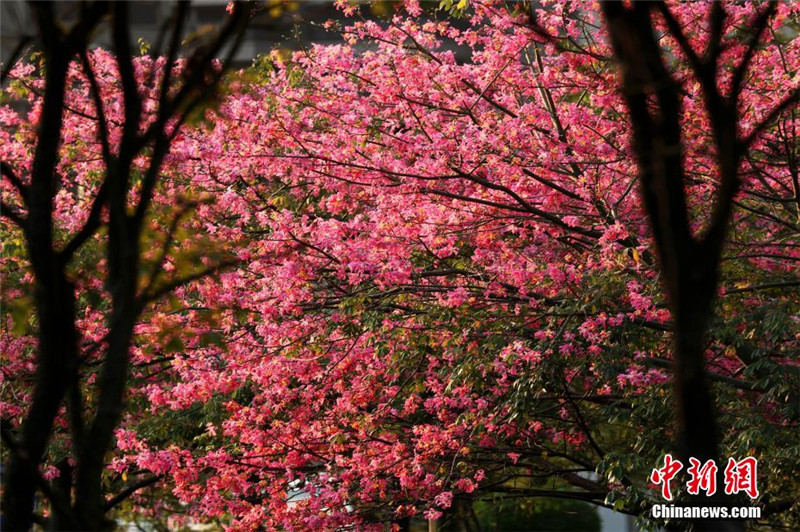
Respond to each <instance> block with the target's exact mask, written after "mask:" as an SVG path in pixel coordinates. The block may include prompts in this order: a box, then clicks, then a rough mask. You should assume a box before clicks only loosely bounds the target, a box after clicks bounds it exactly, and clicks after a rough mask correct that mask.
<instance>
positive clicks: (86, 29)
mask: <svg viewBox="0 0 800 532" xmlns="http://www.w3.org/2000/svg"><path fill="white" fill-rule="evenodd" d="M31 8H32V9H33V11H34V14H35V19H36V23H37V29H38V41H39V46H40V49H41V52H42V53H43V57H44V62H45V67H46V78H45V89H44V94H43V103H42V111H41V118H40V121H39V125H38V127H39V130H38V137H37V143H36V147H35V151H34V159H33V165H32V169H31V173H30V176H29V177H30V179H29V184H28V185H25V184H23V183H24V182H25V180H24V179H20V178H19V176H17V175H16V174H15V172H16V170H15V169H14V168H13V167H12V166H11V165H10V164H7V163H5V162H4V163H3V168H2V169H3V176H4V177H6V178H8V179H9V180H10V181H11V182H12V184H14V186H15V187H16V188H17V189H18V191H19V194H20V196H21V198H22V199H23V204H24V207H25V210H26V211H27V212H17V211H16V210H15V209H13V208H11V207H9V206H7V205H5V204H3V206H2V207H3V209H2V211H3V215H4V216H7V217H8V218H9V219H11V220H12V221H13V222H14V223H16V224H17V225H19V226H20V227H21V229H22V231H23V234H24V237H25V242H26V247H27V251H28V255H29V258H30V262H31V266H32V269H33V273H34V278H35V306H36V316H37V321H38V331H37V334H38V352H37V361H36V363H37V365H36V372H35V383H34V390H33V398H32V402H31V406H30V409H29V410H28V412H27V414H26V416H25V419H24V422H23V424H22V428H21V431H20V433H19V434H11V433H10V431H9V430H8V429H7V427H3V439H4V441H5V442H6V444H7V446H8V447H9V451H10V452H9V460H8V464H7V468H6V475H5V479H4V493H3V513H4V516H3V530H9V531H16V530H28V529H30V527H31V526H32V524H33V522H34V519H37V517H36V516H34V514H33V505H34V498H35V495H36V493H37V491H38V492H40V493H41V494H42V495H43V496H44V498H45V499H46V500H47V501H48V503H49V506H50V510H51V516H52V517H51V518H50V519H49V521H48V522H45V524H46V525H47V527H48V528H50V529H53V530H102V529H108V528H110V527H111V526H112V525H113V523H112V522H110V521H108V520H107V518H106V513H107V511H108V509H110V508H111V507H113V506H114V505H115V504H117V503H118V502H120V501H121V500H122V499H123V498H124V497H127V496H129V495H130V494H131V493H133V492H134V491H135V490H136V489H138V488H140V487H143V486H146V485H149V484H151V483H153V482H154V481H156V480H157V479H155V478H153V479H144V480H143V481H139V482H138V483H136V484H134V485H132V486H130V487H129V489H126V490H124V491H123V493H120V494H118V495H117V496H116V497H112V498H111V499H110V500H108V501H107V500H106V493H105V492H104V489H103V485H102V475H103V470H104V466H105V457H106V454H107V452H108V451H109V449H110V448H111V446H112V443H113V432H114V429H115V428H116V427H117V425H118V423H119V421H120V419H121V416H122V413H123V410H124V399H125V390H126V387H127V380H128V371H129V349H130V345H131V341H132V338H133V330H134V326H135V324H136V321H137V320H138V318H139V315H140V314H141V312H142V310H143V309H144V307H145V305H146V304H147V303H148V302H149V301H151V300H153V299H155V298H157V297H159V296H160V295H163V294H164V293H166V292H167V291H169V290H170V289H171V288H174V287H175V286H178V285H180V284H181V283H182V282H185V281H188V280H190V279H189V278H187V279H177V280H175V281H173V282H171V283H167V284H166V285H165V286H164V287H162V288H160V289H158V290H157V291H148V290H147V289H145V291H141V290H140V289H139V286H140V280H141V277H142V271H141V267H140V249H139V241H140V238H141V234H142V229H143V226H144V222H145V221H146V217H147V213H148V207H149V205H150V202H151V200H152V197H153V193H154V190H155V186H156V183H157V181H158V177H159V172H160V169H161V163H162V161H163V159H164V157H165V156H166V155H167V153H168V152H169V148H170V144H171V142H172V139H173V138H174V136H175V133H176V132H177V129H178V128H179V126H180V124H182V123H183V122H184V121H185V120H186V118H187V117H188V116H189V114H190V113H191V112H192V111H193V110H194V109H196V108H197V106H198V105H200V104H201V103H202V102H203V101H204V100H206V99H207V98H209V97H211V96H213V94H214V91H215V88H216V86H217V85H218V83H219V81H220V79H221V77H222V74H223V71H224V69H220V68H217V67H215V66H214V60H215V58H217V57H220V56H222V58H223V64H224V65H227V64H229V63H230V59H231V58H232V57H233V53H234V52H235V50H236V47H237V46H238V43H239V41H240V39H241V36H242V35H243V29H244V26H245V24H246V21H247V18H248V17H247V13H246V10H245V9H244V8H243V7H242V6H241V5H237V7H236V9H234V13H233V15H232V16H231V17H229V20H228V21H227V22H226V24H225V25H224V26H223V27H222V28H221V29H220V31H219V32H218V33H217V34H216V35H214V36H212V37H211V38H210V39H209V40H208V41H207V42H205V43H203V45H202V46H198V47H197V48H196V50H195V51H194V53H193V55H192V56H191V57H190V58H189V59H188V61H187V65H188V66H187V68H186V70H185V71H184V72H183V73H182V76H181V78H180V79H174V78H172V77H171V76H170V74H169V72H170V68H171V67H172V65H173V63H174V61H175V59H177V57H178V53H179V50H180V46H181V40H182V33H183V26H184V22H185V20H186V16H187V14H188V4H187V3H180V4H178V5H177V6H176V9H175V11H174V15H173V19H172V21H171V22H172V24H170V25H167V26H165V30H164V31H167V32H169V39H167V40H166V41H165V42H169V47H168V49H167V53H166V57H167V63H166V67H165V68H166V71H165V72H166V73H165V75H164V76H163V77H162V80H161V82H160V83H161V85H160V87H159V94H160V95H161V97H160V99H159V101H158V107H157V111H156V118H155V120H154V121H153V122H152V123H150V125H148V126H147V127H146V128H143V126H142V124H143V120H144V117H143V116H142V107H143V106H142V97H141V95H140V93H139V80H137V79H136V77H135V74H134V67H133V57H134V54H133V51H132V50H131V47H130V37H131V36H130V35H129V23H128V18H127V12H128V5H127V3H125V2H117V3H111V4H109V3H106V2H90V3H87V4H83V5H82V6H81V7H80V13H79V16H78V22H77V23H75V24H74V25H73V27H72V28H71V29H70V30H69V31H67V32H65V31H64V30H62V29H61V26H58V25H57V24H56V20H58V16H57V13H56V9H55V7H54V4H53V3H50V2H41V3H32V4H31ZM106 15H110V17H111V33H112V36H113V52H114V55H115V57H116V60H117V64H118V67H119V74H120V84H121V87H122V93H123V99H124V104H125V105H124V109H125V116H124V123H123V125H122V139H121V141H120V143H119V146H113V147H112V146H111V145H110V143H109V138H108V124H107V123H106V119H105V114H104V112H103V106H104V104H103V101H102V98H101V95H100V91H99V88H98V86H97V83H96V79H95V77H94V73H93V72H92V67H91V65H90V62H89V60H88V55H87V46H88V42H87V39H88V37H89V36H90V35H91V33H92V32H93V31H94V30H95V28H96V27H97V26H98V25H99V24H100V22H101V19H102V18H103V17H104V16H106ZM73 61H80V62H81V63H82V65H83V68H84V73H85V74H86V76H87V78H88V80H89V82H90V85H91V93H92V98H93V100H94V104H95V111H96V116H97V121H98V132H99V137H100V138H99V142H100V144H101V147H102V152H103V162H104V165H105V175H104V178H103V182H102V183H101V185H100V187H99V189H98V192H97V194H96V197H95V198H94V200H93V205H92V207H91V211H90V213H89V216H88V219H87V221H86V222H85V224H84V225H83V226H82V227H81V229H80V230H78V231H77V232H76V233H75V234H74V235H72V237H71V239H70V240H68V243H67V244H66V245H65V246H64V247H63V248H62V249H56V245H55V242H54V239H53V208H54V206H53V200H54V197H55V193H56V191H57V187H58V186H59V179H60V178H59V177H58V175H57V173H56V168H57V165H58V162H59V147H60V146H59V144H60V139H61V130H62V122H63V116H64V112H65V102H64V98H65V92H66V81H67V71H68V68H69V65H70V64H71V63H72V62H73ZM4 75H5V73H4ZM4 81H5V80H4ZM168 88H169V89H170V90H167V89H168ZM173 121H175V123H176V124H177V126H176V127H175V128H174V129H171V128H168V127H167V124H168V122H173ZM143 153H146V154H147V160H148V165H147V168H146V170H145V171H144V175H143V178H142V184H141V189H140V192H139V193H138V194H137V195H136V196H135V197H136V201H135V203H134V208H133V212H132V213H131V212H130V211H129V206H130V204H131V194H132V190H131V189H132V187H131V177H132V170H133V167H134V166H133V161H134V159H136V158H137V157H140V156H141V155H142V154H143ZM104 209H106V210H107V212H108V236H107V238H106V245H107V247H106V257H107V261H108V278H107V279H106V286H107V288H108V290H109V292H110V294H111V312H110V317H109V320H108V324H107V325H108V331H109V332H108V336H107V339H106V340H107V347H106V348H105V352H104V358H103V364H102V368H101V370H100V372H99V379H98V383H97V387H96V393H97V397H98V400H97V404H98V406H97V409H96V411H94V412H89V411H87V410H86V409H85V407H84V406H83V405H84V402H83V398H82V394H83V391H82V390H81V376H80V370H81V368H80V357H81V353H80V349H79V345H80V333H79V331H78V329H77V326H76V290H75V286H74V285H73V283H72V282H71V280H70V278H69V275H68V274H67V271H68V266H69V264H70V261H71V259H72V258H73V256H74V254H75V252H76V251H77V250H78V249H79V248H81V246H82V245H83V244H85V243H86V242H87V241H88V240H89V239H90V238H92V237H93V236H94V235H95V234H96V233H97V231H98V229H99V228H100V227H101V226H102V225H103V222H102V221H101V212H102V211H103V210H104ZM170 237H171V235H170ZM211 270H212V268H210V269H209V272H210V271H211ZM201 273H202V272H201ZM153 275H156V274H153ZM197 277H198V275H197V274H194V275H192V276H191V278H197ZM151 285H152V283H147V286H148V288H151ZM62 405H66V406H67V409H68V417H69V430H70V437H71V439H72V445H73V449H72V458H73V459H74V468H72V467H71V466H70V465H69V463H68V462H66V461H64V462H62V463H61V464H60V470H61V476H60V478H59V479H58V481H57V482H56V483H55V484H51V483H49V482H47V481H45V480H44V479H43V478H42V477H41V475H40V473H39V466H40V464H41V463H42V460H43V457H44V456H45V453H46V451H47V447H48V443H49V440H50V436H51V434H52V429H53V423H54V420H55V418H56V415H57V414H58V411H59V408H60V407H61V406H62ZM73 469H74V471H73ZM37 520H39V521H44V520H43V519H41V516H39V518H38V519H37Z"/></svg>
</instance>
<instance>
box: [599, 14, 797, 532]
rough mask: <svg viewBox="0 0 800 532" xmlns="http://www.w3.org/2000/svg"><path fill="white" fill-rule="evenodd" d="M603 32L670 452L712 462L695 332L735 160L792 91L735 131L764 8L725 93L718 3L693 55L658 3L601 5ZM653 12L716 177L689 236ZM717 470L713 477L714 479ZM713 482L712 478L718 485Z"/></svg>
mask: <svg viewBox="0 0 800 532" xmlns="http://www.w3.org/2000/svg"><path fill="white" fill-rule="evenodd" d="M602 7H603V12H604V14H605V17H606V21H607V27H608V32H609V35H610V38H611V43H612V46H613V49H614V52H615V56H616V58H617V60H618V62H619V65H620V68H621V73H622V92H623V96H624V99H625V102H626V104H627V107H628V111H629V115H630V121H631V125H632V136H631V141H632V146H633V150H634V153H635V155H636V158H637V162H638V166H639V180H640V190H641V196H642V200H643V203H644V210H645V212H646V213H647V216H648V219H649V221H650V227H651V228H652V232H653V237H654V240H655V244H656V250H657V252H658V257H659V260H660V267H661V274H662V280H663V284H664V287H665V291H666V295H667V299H668V303H669V306H670V310H671V312H672V317H673V322H674V326H673V364H674V390H675V401H676V419H677V426H678V442H677V443H678V453H679V454H680V455H681V456H682V457H683V458H684V459H686V458H688V457H690V456H693V457H696V458H698V459H701V460H707V459H715V460H716V459H718V458H719V456H718V446H719V441H720V430H719V427H718V422H717V417H716V415H715V409H714V403H713V398H712V394H711V390H710V388H709V385H708V380H707V379H706V377H705V359H704V351H705V335H706V332H707V329H708V326H709V323H710V321H711V319H712V316H713V306H714V300H715V296H716V293H717V289H718V284H719V268H720V258H721V255H722V248H723V244H724V241H725V237H726V233H727V231H728V226H729V225H730V219H731V212H732V207H733V200H734V197H735V195H736V193H737V191H738V189H739V187H740V177H739V173H738V172H739V163H740V161H741V158H742V156H743V155H744V154H745V153H746V151H747V149H748V147H749V145H750V144H751V143H752V141H753V140H754V139H755V137H756V136H757V135H758V134H759V133H760V132H761V131H762V130H763V129H764V128H765V127H766V126H767V125H769V123H770V122H771V121H772V120H774V119H775V118H776V117H777V115H778V114H779V113H780V112H781V111H783V110H784V109H786V108H788V107H789V106H790V105H793V104H795V103H796V102H797V98H798V93H797V91H794V92H793V93H792V94H790V95H789V97H788V98H787V99H786V100H785V101H784V102H782V103H781V104H780V105H779V106H778V107H777V108H776V109H775V110H774V111H773V113H770V115H769V116H768V117H767V118H766V119H765V120H764V122H763V123H761V124H759V125H757V126H756V127H755V129H754V131H753V132H752V133H751V134H750V135H749V136H748V137H747V138H739V137H738V136H737V125H738V122H739V116H738V107H737V106H738V101H739V95H740V92H741V88H742V80H743V79H744V78H745V74H746V72H747V69H748V65H749V62H750V59H751V58H752V55H753V54H754V53H755V50H756V49H757V47H758V44H759V39H760V37H761V35H762V33H763V31H764V30H765V28H766V27H767V24H768V22H769V20H770V18H771V16H772V15H773V14H774V11H775V4H774V3H773V4H769V5H768V6H766V7H765V8H764V9H763V11H762V12H761V14H760V15H759V16H758V17H756V19H755V20H754V21H752V25H751V27H750V29H749V30H750V33H751V36H750V41H749V43H748V51H747V52H746V53H745V55H744V56H743V57H741V58H740V62H739V64H738V65H736V69H735V71H734V74H733V78H732V79H733V81H732V83H731V89H730V93H729V94H726V95H723V94H722V93H721V92H720V89H719V85H718V78H717V77H718V66H717V63H718V59H719V55H720V52H721V50H722V39H723V35H722V29H723V26H724V24H723V23H724V20H725V17H726V13H725V10H724V6H723V4H722V3H719V2H717V3H714V4H713V5H710V17H709V25H710V32H709V33H710V38H709V42H708V45H707V48H706V50H705V51H703V52H697V51H695V50H694V49H693V48H692V46H691V43H689V41H688V38H687V37H686V36H685V35H684V33H683V31H682V28H681V26H680V24H679V23H678V21H677V20H676V19H675V18H674V16H673V15H672V13H671V12H670V10H669V8H668V7H667V6H666V4H664V3H663V2H652V3H650V2H633V3H632V4H630V5H629V6H626V5H625V4H623V3H622V2H618V1H614V2H605V3H603V4H602ZM656 13H658V14H659V15H660V16H661V17H663V20H664V21H665V23H666V25H667V28H668V29H669V32H670V34H671V35H672V37H674V38H675V40H676V41H677V42H678V44H679V45H680V47H681V51H682V52H683V54H684V55H685V56H686V57H687V58H688V60H689V63H690V67H691V72H692V74H693V75H694V76H695V78H696V80H697V81H698V82H699V83H700V85H701V87H702V90H703V103H704V106H705V109H706V111H707V112H708V116H709V118H710V123H711V127H712V135H713V139H714V144H715V148H716V153H715V158H716V165H717V169H718V172H719V176H720V182H719V187H718V190H717V195H716V202H715V204H714V206H713V210H712V212H711V214H710V219H709V222H708V224H707V228H706V229H705V231H704V232H703V233H702V234H699V235H698V234H694V233H693V232H692V230H691V220H690V214H689V211H688V206H687V200H686V193H685V189H684V185H685V182H686V175H685V173H684V161H683V155H684V149H683V144H682V138H681V134H682V131H681V118H682V110H681V94H680V86H679V83H678V81H676V80H675V79H674V77H673V76H672V75H671V73H670V72H669V70H668V68H667V66H666V62H665V54H664V51H663V50H662V48H661V45H660V44H659V41H658V39H657V38H656V35H655V31H654V27H653V23H654V21H653V18H654V16H656ZM721 470H722V468H720V475H721ZM719 485H722V482H721V481H720V482H719ZM697 525H698V526H699V527H700V528H709V527H713V528H715V529H720V528H722V527H726V528H728V529H741V528H742V525H741V523H726V524H724V525H722V524H720V523H719V522H716V523H708V522H700V523H697Z"/></svg>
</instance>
